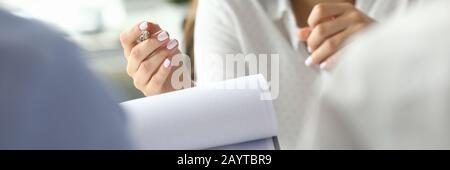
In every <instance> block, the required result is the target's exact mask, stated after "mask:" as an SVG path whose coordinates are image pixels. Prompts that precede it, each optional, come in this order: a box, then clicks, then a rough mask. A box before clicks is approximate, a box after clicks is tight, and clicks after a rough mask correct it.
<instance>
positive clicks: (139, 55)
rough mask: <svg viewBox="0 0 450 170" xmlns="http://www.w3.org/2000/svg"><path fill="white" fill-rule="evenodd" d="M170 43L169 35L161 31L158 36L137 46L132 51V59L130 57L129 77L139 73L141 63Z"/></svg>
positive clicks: (153, 36)
mask: <svg viewBox="0 0 450 170" xmlns="http://www.w3.org/2000/svg"><path fill="white" fill-rule="evenodd" d="M168 41H169V34H168V33H167V32H166V31H160V32H158V33H157V34H155V35H152V37H151V38H149V39H147V40H145V41H143V42H142V43H139V44H138V45H136V46H135V47H134V48H133V49H132V50H131V53H130V57H128V66H127V72H128V75H130V76H133V73H134V72H136V71H137V69H138V67H139V65H140V64H141V62H142V61H144V60H145V59H146V58H147V57H148V56H149V55H150V54H151V53H153V52H154V51H155V50H157V49H158V48H160V47H161V46H163V45H164V44H166V43H167V42H168Z"/></svg>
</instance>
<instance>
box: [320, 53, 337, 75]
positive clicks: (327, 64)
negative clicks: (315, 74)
mask: <svg viewBox="0 0 450 170" xmlns="http://www.w3.org/2000/svg"><path fill="white" fill-rule="evenodd" d="M341 51H342V50H339V51H337V52H336V53H334V54H333V55H331V57H328V58H327V59H326V60H325V61H323V62H322V63H320V69H322V70H331V69H332V68H333V67H334V66H335V65H336V63H337V61H338V60H339V58H340V56H341Z"/></svg>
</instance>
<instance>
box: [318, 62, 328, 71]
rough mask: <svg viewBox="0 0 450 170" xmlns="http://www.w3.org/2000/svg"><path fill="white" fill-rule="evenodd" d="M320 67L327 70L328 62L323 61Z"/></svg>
mask: <svg viewBox="0 0 450 170" xmlns="http://www.w3.org/2000/svg"><path fill="white" fill-rule="evenodd" d="M319 67H320V69H322V70H325V69H326V68H327V63H326V62H323V63H322V64H320V66H319Z"/></svg>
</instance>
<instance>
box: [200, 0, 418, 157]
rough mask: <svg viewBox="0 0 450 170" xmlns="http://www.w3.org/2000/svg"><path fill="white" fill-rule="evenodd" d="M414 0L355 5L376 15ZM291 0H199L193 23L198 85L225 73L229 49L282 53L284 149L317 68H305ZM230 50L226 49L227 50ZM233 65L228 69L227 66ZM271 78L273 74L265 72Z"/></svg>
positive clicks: (278, 106)
mask: <svg viewBox="0 0 450 170" xmlns="http://www.w3.org/2000/svg"><path fill="white" fill-rule="evenodd" d="M414 2H416V1H414V0H396V1H392V0H378V1H377V0H363V1H356V7H357V8H358V9H359V10H361V11H363V12H364V13H366V14H367V15H368V16H370V17H372V18H374V19H375V20H377V21H383V20H385V19H386V17H388V16H389V15H391V14H393V12H401V11H403V10H405V9H407V7H409V6H410V5H411V4H413V3H414ZM297 31H298V28H297V23H296V19H295V16H294V13H293V11H292V8H291V4H290V1H289V0H277V1H274V0H245V1H243V0H200V1H199V4H198V9H197V16H196V25H195V44H194V48H195V49H194V50H195V72H196V79H197V83H198V85H202V84H207V83H211V82H216V81H220V80H224V79H227V78H228V77H227V78H226V76H225V75H226V72H224V71H223V70H224V66H223V63H224V62H223V60H224V58H225V57H228V56H229V54H244V55H246V54H255V55H256V56H258V55H259V54H267V55H269V56H270V54H278V56H279V85H278V86H279V92H278V97H277V98H276V99H275V100H273V103H274V107H275V110H276V112H277V114H278V124H279V139H280V144H281V147H282V148H283V149H292V148H294V147H295V143H296V139H297V136H298V134H299V132H300V130H301V128H300V127H302V125H301V124H300V123H301V122H302V121H300V120H302V117H303V116H304V113H305V110H306V108H307V106H308V101H309V100H310V99H311V97H312V96H313V95H314V93H315V90H316V88H314V87H316V86H317V84H316V85H315V80H316V78H317V77H318V75H319V74H320V71H319V70H315V69H311V68H307V67H306V66H305V65H304V61H305V59H306V58H307V57H308V56H309V54H308V52H307V50H306V48H305V45H304V44H303V43H302V42H300V41H299V39H298V38H297ZM227 54H228V55H227ZM226 71H230V70H226ZM265 77H266V79H267V80H268V81H271V80H272V76H271V75H270V74H265Z"/></svg>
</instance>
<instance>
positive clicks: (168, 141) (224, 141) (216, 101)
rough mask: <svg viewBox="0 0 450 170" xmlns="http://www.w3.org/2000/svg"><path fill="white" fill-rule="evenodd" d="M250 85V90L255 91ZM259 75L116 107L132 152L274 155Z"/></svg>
mask: <svg viewBox="0 0 450 170" xmlns="http://www.w3.org/2000/svg"><path fill="white" fill-rule="evenodd" d="M255 85H256V86H255ZM267 91H268V89H267V82H266V80H265V79H264V77H263V76H262V75H253V76H247V77H242V78H237V79H233V80H227V81H223V82H218V83H214V84H210V85H207V86H200V87H193V88H189V89H184V90H179V91H175V92H170V93H165V94H161V95H156V96H150V97H145V98H140V99H135V100H131V101H127V102H123V103H121V106H122V107H123V109H124V110H125V112H126V113H127V120H128V123H129V130H130V135H131V139H132V142H133V143H134V144H135V145H136V147H137V148H138V149H249V150H251V149H259V150H263V149H277V148H278V143H277V141H276V136H277V121H276V115H275V111H274V109H273V105H272V101H271V100H263V99H262V97H261V96H263V95H267V94H268V92H267Z"/></svg>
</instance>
